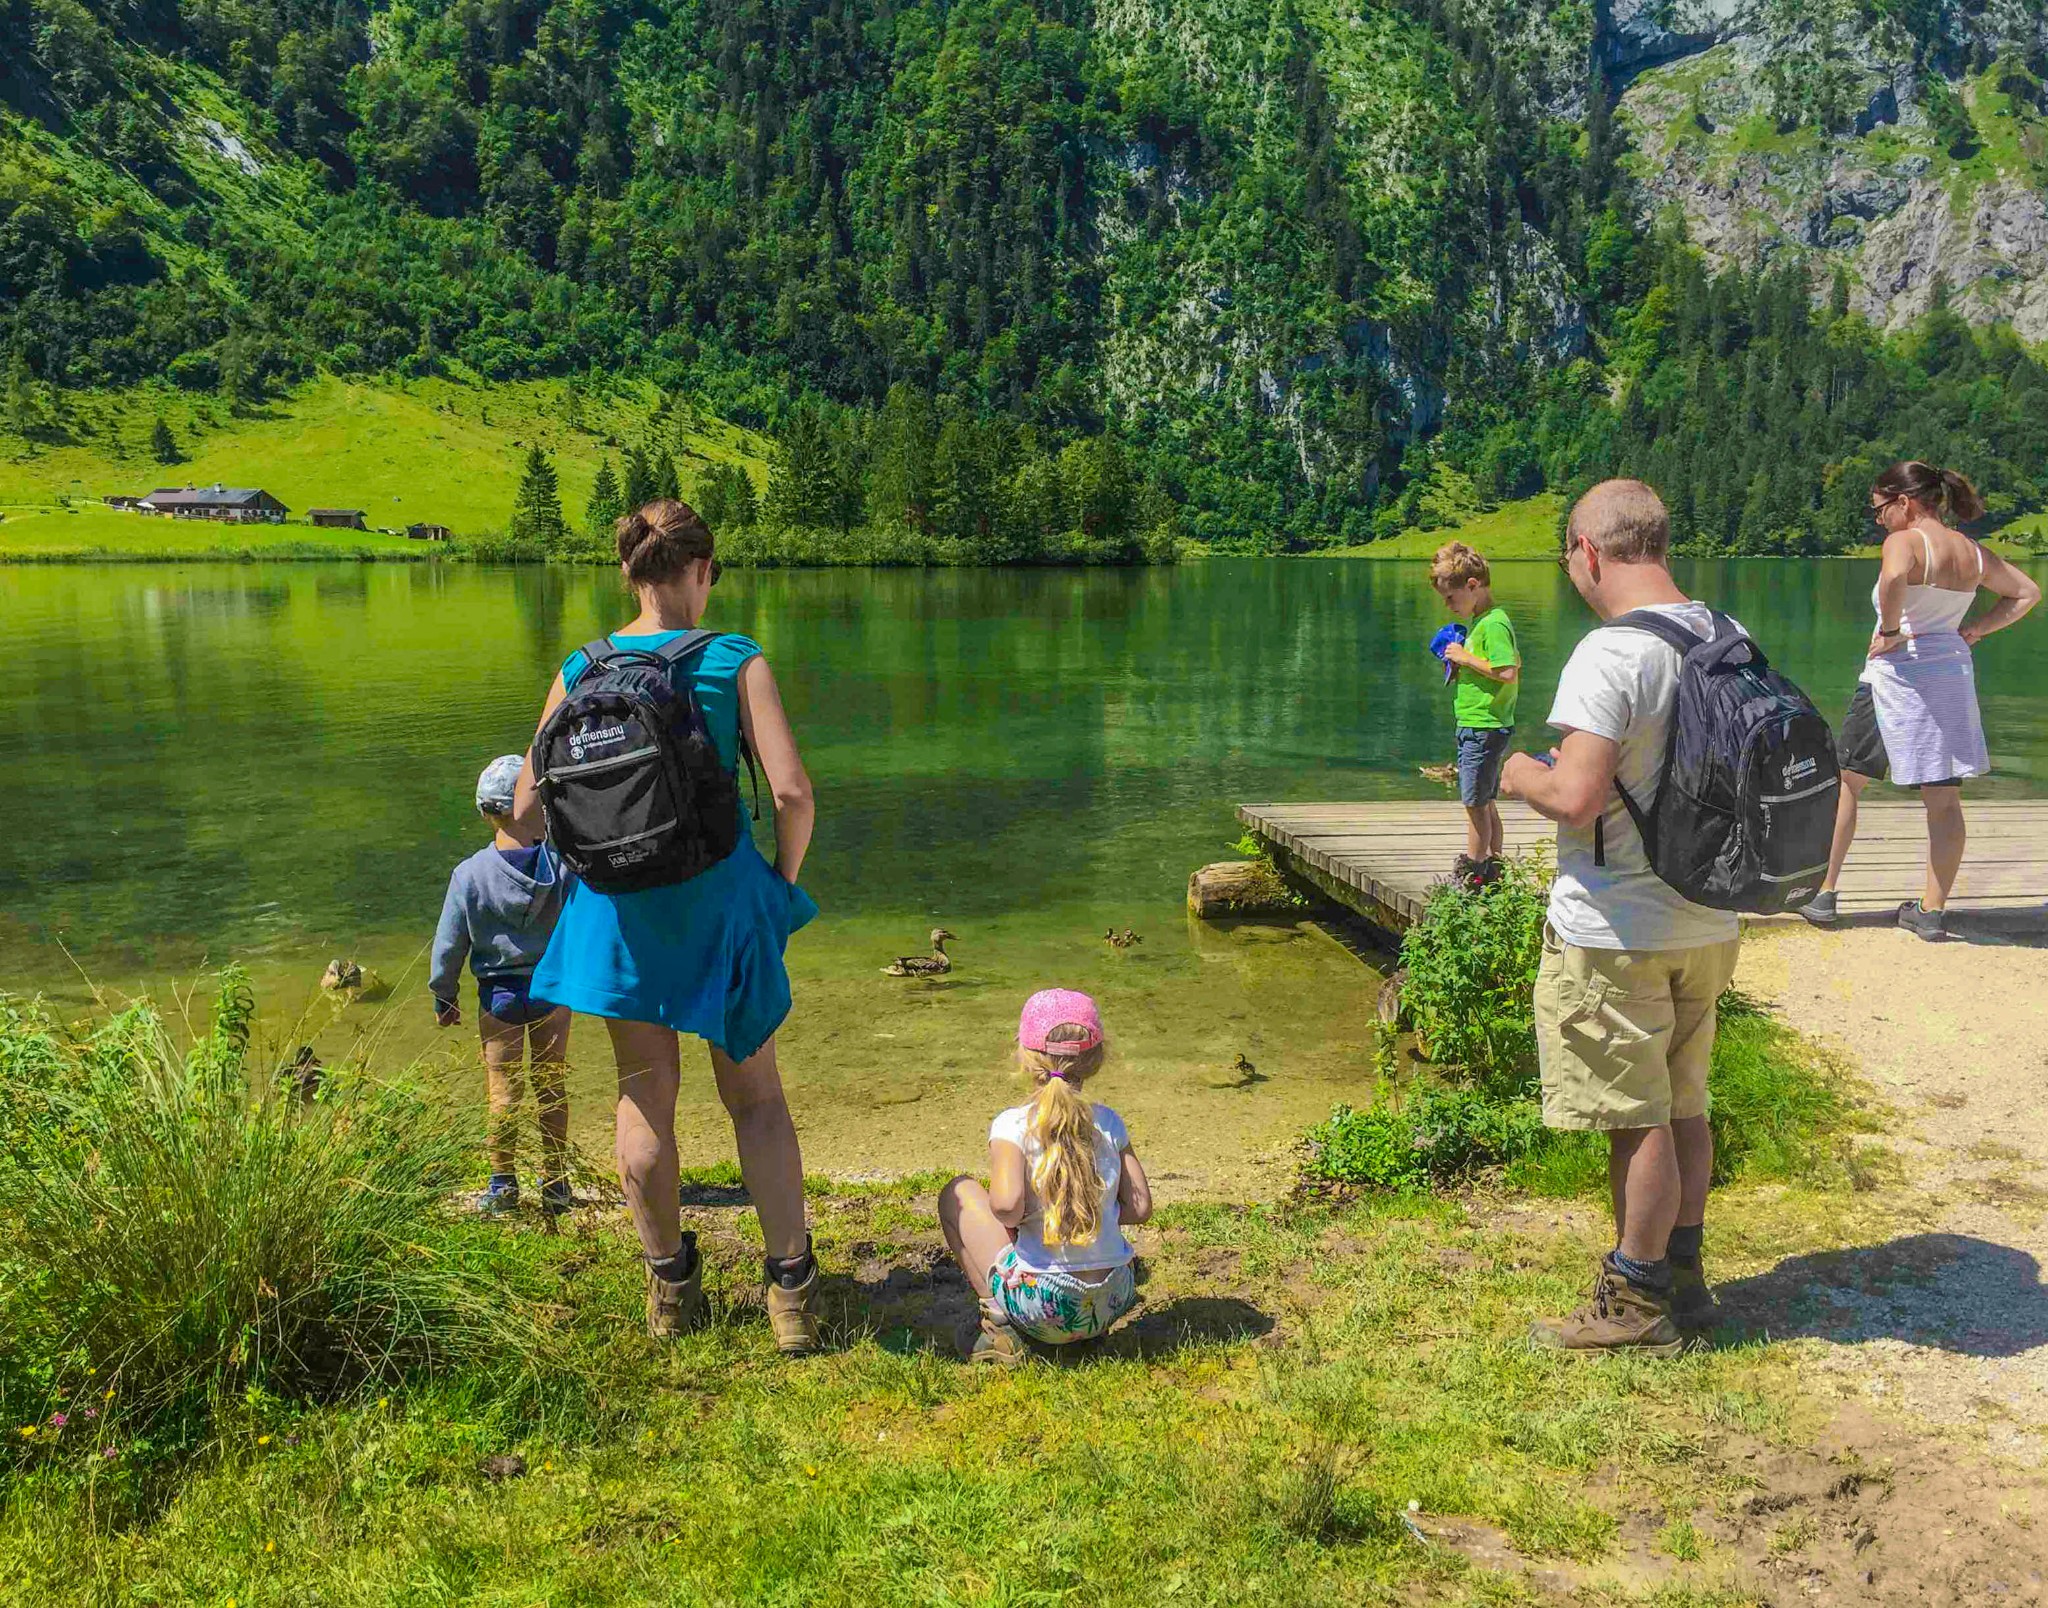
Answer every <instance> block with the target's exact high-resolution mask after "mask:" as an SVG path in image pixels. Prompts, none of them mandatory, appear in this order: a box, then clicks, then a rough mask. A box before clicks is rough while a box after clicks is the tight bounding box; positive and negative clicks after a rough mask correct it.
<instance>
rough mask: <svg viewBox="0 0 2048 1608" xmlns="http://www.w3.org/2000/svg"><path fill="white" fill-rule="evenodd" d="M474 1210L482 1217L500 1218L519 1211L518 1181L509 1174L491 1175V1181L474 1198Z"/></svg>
mask: <svg viewBox="0 0 2048 1608" xmlns="http://www.w3.org/2000/svg"><path fill="white" fill-rule="evenodd" d="M476 1209H477V1211H478V1213H479V1214H480V1215H482V1216H484V1217H502V1216H504V1215H505V1214H506V1213H507V1212H515V1211H517V1210H518V1209H519V1180H518V1179H517V1178H514V1177H513V1176H512V1175H511V1174H510V1173H493V1174H492V1175H491V1181H490V1182H489V1183H488V1184H486V1185H485V1186H484V1191H483V1193H482V1194H480V1195H478V1196H477V1197H476Z"/></svg>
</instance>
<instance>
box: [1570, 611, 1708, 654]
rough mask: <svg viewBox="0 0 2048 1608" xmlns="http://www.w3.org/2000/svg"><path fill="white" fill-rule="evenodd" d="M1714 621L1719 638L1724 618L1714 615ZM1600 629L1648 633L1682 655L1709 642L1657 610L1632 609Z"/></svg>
mask: <svg viewBox="0 0 2048 1608" xmlns="http://www.w3.org/2000/svg"><path fill="white" fill-rule="evenodd" d="M1708 612H1709V613H1710V614H1712V612H1713V611H1712V610H1709V611H1708ZM1713 620H1714V633H1715V635H1716V636H1718V635H1719V634H1720V631H1721V624H1722V616H1721V615H1718V614H1714V615H1713ZM1600 629H1601V630H1603V631H1620V630H1624V629H1625V630H1630V631H1647V632H1649V633H1650V635H1651V636H1653V637H1656V638H1657V639H1658V640H1659V641H1660V642H1665V643H1668V644H1669V645H1670V646H1671V647H1673V648H1676V649H1677V650H1678V652H1679V653H1680V654H1681V655H1684V654H1688V653H1690V652H1692V650H1693V649H1694V648H1697V647H1702V646H1704V645H1705V643H1706V641H1707V639H1706V638H1705V637H1702V636H1701V635H1700V634H1699V633H1698V632H1697V631H1694V630H1692V629H1690V628H1689V627H1687V626H1683V625H1680V624H1679V623H1678V622H1677V621H1676V620H1674V619H1672V618H1671V616H1670V615H1668V614H1659V613H1658V612H1657V611H1656V610H1655V609H1632V610H1630V611H1629V612H1628V613H1627V614H1622V615H1617V616H1616V617H1615V618H1614V619H1611V620H1609V621H1608V622H1607V623H1606V624H1605V625H1603V626H1601V627H1600Z"/></svg>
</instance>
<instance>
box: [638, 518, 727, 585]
mask: <svg viewBox="0 0 2048 1608" xmlns="http://www.w3.org/2000/svg"><path fill="white" fill-rule="evenodd" d="M616 534H617V536H618V542H619V562H620V563H621V564H623V565H625V567H626V579H627V580H629V581H631V582H632V583H633V584H634V585H635V586H657V585H659V584H660V583H661V582H663V581H672V580H674V579H675V578H676V577H677V576H678V575H680V574H682V572H683V571H684V570H685V569H687V568H688V567H689V566H690V565H691V564H693V563H695V562H696V561H697V560H698V559H700V558H709V557H710V556H711V553H712V547H713V542H712V536H711V527H710V526H709V525H707V524H705V523H704V521H703V520H702V519H701V518H699V517H698V514H697V510H696V509H694V508H692V507H691V506H690V505H689V504H688V503H686V502H678V501H677V500H676V499H675V498H673V497H657V498H656V499H655V500H654V501H653V502H651V503H647V504H644V505H643V506H641V507H639V508H636V509H634V510H633V512H632V513H630V514H627V515H625V516H624V517H623V518H622V519H620V521H619V523H618V525H617V527H616Z"/></svg>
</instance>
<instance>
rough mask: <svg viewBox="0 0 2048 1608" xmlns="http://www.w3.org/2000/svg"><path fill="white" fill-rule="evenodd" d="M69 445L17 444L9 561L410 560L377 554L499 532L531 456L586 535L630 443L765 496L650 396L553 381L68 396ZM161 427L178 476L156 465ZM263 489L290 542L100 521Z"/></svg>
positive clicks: (9, 466)
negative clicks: (138, 507) (249, 555)
mask: <svg viewBox="0 0 2048 1608" xmlns="http://www.w3.org/2000/svg"><path fill="white" fill-rule="evenodd" d="M65 407H66V417H65V418H64V420H63V426H62V434H63V436H64V438H65V439H64V441H63V442H62V444H44V443H40V442H29V443H20V444H18V445H17V447H16V450H15V451H14V453H13V454H12V456H11V457H8V458H5V459H0V516H4V517H0V556H4V557H56V556H82V555H88V554H93V555H101V556H136V557H168V556H187V555H206V556H218V555H219V554H221V553H224V552H225V553H238V552H264V553H272V554H276V555H278V556H283V554H282V553H281V552H280V550H281V549H282V550H287V551H296V550H304V551H305V552H307V553H311V554H321V555H333V556H352V555H355V554H361V553H368V554H372V555H376V556H383V555H386V554H394V555H401V556H417V555H418V553H419V550H420V549H421V547H422V546H423V545H424V544H421V543H416V542H408V541H406V540H405V539H404V537H403V535H402V534H401V535H400V537H399V538H397V539H396V541H393V540H391V539H389V538H380V537H379V536H378V535H377V534H376V532H375V528H376V527H383V528H385V529H390V530H397V531H400V532H401V533H402V532H403V529H404V527H405V526H406V525H408V524H411V523H414V522H421V523H429V524H439V525H446V526H448V527H449V528H450V530H451V531H453V532H454V533H455V535H456V536H457V537H458V538H461V537H468V536H482V535H488V534H494V533H497V532H501V531H503V529H504V528H505V526H506V523H507V521H508V520H509V519H510V517H511V513H512V502H513V496H514V493H515V492H516V491H517V489H518V485H519V475H520V470H521V467H522V465H523V462H524V459H525V456H526V453H527V450H528V449H529V448H530V447H532V446H535V445H538V446H540V447H541V448H543V449H544V450H545V451H546V452H547V453H548V454H549V455H550V457H551V458H552V459H553V461H554V464H555V469H556V472H557V474H558V476H559V478H560V483H561V495H562V507H563V512H564V513H565V515H566V516H567V517H568V518H569V520H570V522H571V523H572V524H577V525H580V524H581V522H582V518H583V508H584V504H585V503H586V502H587V501H588V500H589V497H590V490H591V485H592V483H593V482H594V481H595V480H596V478H597V473H598V469H599V466H600V465H601V464H602V463H603V462H604V460H605V459H606V458H607V457H609V458H610V459H611V460H612V462H613V466H614V469H615V470H616V469H617V468H618V464H619V459H620V455H621V454H622V452H623V451H624V450H625V448H626V447H628V446H629V445H637V446H645V445H652V446H655V447H660V448H666V449H667V450H668V451H669V452H670V453H671V454H672V455H673V456H674V458H675V460H676V464H677V468H678V472H679V475H680V477H681V480H682V483H683V487H684V493H685V495H688V494H689V490H690V488H691V487H692V486H693V485H694V484H695V483H696V481H697V480H698V479H699V478H700V477H701V476H702V475H703V473H704V471H705V470H706V469H708V468H709V467H710V466H711V465H712V464H714V463H739V464H742V465H744V466H746V467H747V468H748V470H749V472H750V473H752V474H753V475H754V476H755V478H756V480H757V482H761V481H764V478H765V473H766V471H765V469H764V468H763V466H762V455H763V452H764V446H763V443H761V442H760V441H759V440H758V439H756V438H755V437H753V436H751V435H749V434H748V433H747V432H745V431H742V430H739V429H736V428H734V427H732V426H729V425H726V424H724V423H723V422H721V421H718V420H715V419H711V418H708V417H706V416H704V415H701V414H699V413H697V412H695V411H693V410H691V409H689V408H688V407H687V406H686V405H683V404H677V405H675V406H673V407H664V406H663V399H662V397H661V396H660V394H659V393H658V392H657V391H655V389H654V388H653V387H652V386H621V387H619V388H617V389H616V390H613V391H610V392H606V393H587V394H586V393H582V392H578V391H573V390H572V389H571V388H570V387H569V386H568V385H566V384H565V383H563V382H559V381H530V382H510V383H502V384H492V385H470V384H464V383H461V382H459V381H456V380H450V379H438V378H437V379H420V380H410V381H398V382H392V383H374V382H368V381H359V380H344V379H338V378H332V377H327V378H322V379H319V380H316V381H314V382H312V383H310V384H308V385H306V386H304V387H301V388H299V389H297V390H294V391H292V392H290V393H288V394H286V395H282V396H279V397H277V398H274V399H272V400H270V401H267V402H264V403H260V404H254V405H251V406H247V407H242V408H234V407H230V406H229V405H228V404H227V403H226V402H225V401H223V400H222V399H220V398H219V397H216V396H212V395H195V394H191V393H186V392H179V391H172V390H169V389H162V390H158V389H140V390H129V391H120V392H81V393H69V394H67V396H66V398H65ZM158 418H162V419H163V420H164V422H165V424H166V425H167V426H168V427H169V429H170V431H171V434H172V437H173V439H174V440H175V442H176V443H177V446H178V449H179V452H180V454H181V461H179V462H177V463H174V464H159V463H158V462H157V461H156V459H155V458H154V456H153V455H152V453H151V451H150V442H151V436H152V432H153V429H154V425H155V421H156V420H157V419H158ZM216 481H219V482H221V483H223V484H226V485H230V486H258V487H261V488H262V489H263V490H265V491H268V492H270V493H271V494H272V495H273V496H275V497H277V498H278V499H280V500H281V501H282V502H283V503H284V504H285V505H286V506H287V507H288V508H289V509H290V510H291V516H290V520H289V521H288V522H287V523H286V524H285V525H283V526H270V527H262V528H252V527H224V526H220V525H216V524H213V523H211V522H207V521H174V520H168V519H153V518H150V517H147V516H144V515H137V514H127V513H118V512H114V511H110V510H108V509H106V508H105V506H104V504H103V501H102V499H103V498H105V497H106V496H108V495H110V494H122V495H129V496H135V495H140V494H141V493H143V492H147V491H149V490H152V489H153V488H155V487H158V486H185V485H211V484H213V483H214V482H216ZM309 508H360V509H362V510H363V512H364V517H365V522H366V523H367V524H368V525H370V526H371V527H372V529H371V530H370V531H336V530H316V529H314V528H313V527H312V526H310V525H308V524H305V523H304V520H305V515H306V510H308V509H309Z"/></svg>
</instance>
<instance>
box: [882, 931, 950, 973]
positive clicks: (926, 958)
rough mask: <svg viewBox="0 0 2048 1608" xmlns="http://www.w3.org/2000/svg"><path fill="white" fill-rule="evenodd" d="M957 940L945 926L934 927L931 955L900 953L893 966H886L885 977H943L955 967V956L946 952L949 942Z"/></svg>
mask: <svg viewBox="0 0 2048 1608" xmlns="http://www.w3.org/2000/svg"><path fill="white" fill-rule="evenodd" d="M949 941H951V942H957V941H958V940H957V939H955V938H954V936H953V934H952V933H950V932H948V931H947V930H946V929H945V928H944V927H934V928H932V952H931V953H930V954H929V955H899V956H898V957H897V958H896V963H895V964H894V965H893V966H884V967H883V968H882V975H883V976H884V977H943V976H945V975H946V973H947V972H949V971H951V970H952V969H953V957H952V956H950V955H948V954H947V953H946V945H947V943H948V942H949Z"/></svg>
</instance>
